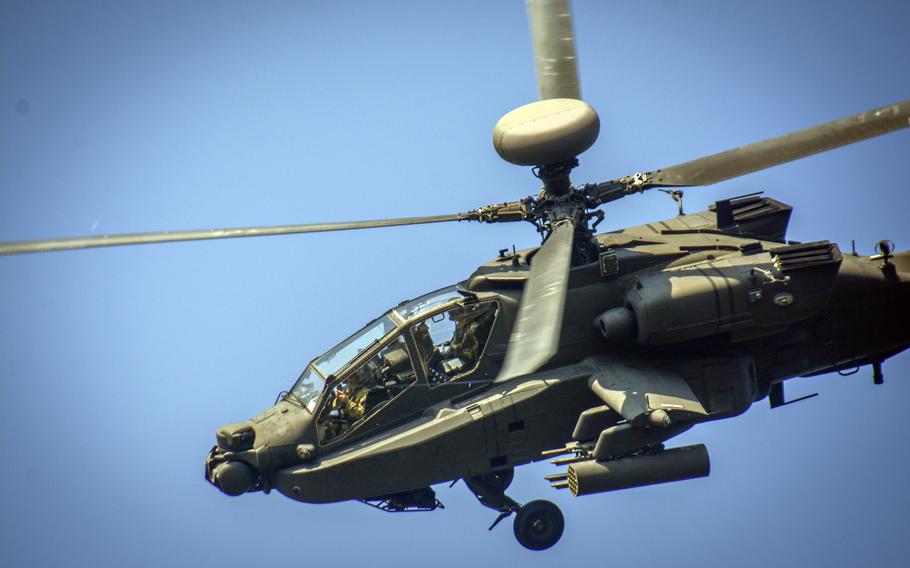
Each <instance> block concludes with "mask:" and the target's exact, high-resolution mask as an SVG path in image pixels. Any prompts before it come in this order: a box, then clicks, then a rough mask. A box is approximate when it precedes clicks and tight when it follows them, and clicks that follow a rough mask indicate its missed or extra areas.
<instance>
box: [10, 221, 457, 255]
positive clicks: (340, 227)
mask: <svg viewBox="0 0 910 568" xmlns="http://www.w3.org/2000/svg"><path fill="white" fill-rule="evenodd" d="M470 218H472V217H471V214H469V213H456V214H454V215H436V216H433V217H404V218H401V219H382V220H377V221H345V222H341V223H317V224H312V225H280V226H273V227H247V228H237V229H207V230H203V231H163V232H157V233H129V234H122V235H103V236H98V237H71V238H65V239H48V240H39V241H18V242H8V243H0V255H6V254H25V253H30V252H50V251H55V250H72V249H83V248H94V247H112V246H120V245H140V244H151V243H169V242H175V241H200V240H207V239H233V238H239V237H262V236H267V235H292V234H296V233H322V232H326V231H348V230H352V229H372V228H377V227H397V226H401V225H422V224H425V223H443V222H445V221H464V220H468V219H470Z"/></svg>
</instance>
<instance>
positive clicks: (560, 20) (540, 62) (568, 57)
mask: <svg viewBox="0 0 910 568" xmlns="http://www.w3.org/2000/svg"><path fill="white" fill-rule="evenodd" d="M527 9H528V19H529V20H530V21H531V36H532V41H533V42H534V60H535V64H536V66H537V88H538V90H539V92H540V98H541V99H580V98H581V89H580V88H579V86H578V69H577V67H576V59H575V38H574V36H573V35H572V12H571V11H570V10H569V2H568V0H527Z"/></svg>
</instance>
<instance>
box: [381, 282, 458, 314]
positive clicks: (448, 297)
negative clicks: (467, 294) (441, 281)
mask: <svg viewBox="0 0 910 568" xmlns="http://www.w3.org/2000/svg"><path fill="white" fill-rule="evenodd" d="M461 298H463V296H462V295H461V294H460V293H459V292H458V290H457V289H456V287H455V286H449V287H448V288H443V289H441V290H436V291H435V292H430V293H429V294H424V295H423V296H421V297H419V298H417V299H416V300H411V301H409V302H404V303H402V304H401V305H400V306H398V307H397V308H395V311H396V312H397V313H398V315H399V316H401V317H402V318H403V319H411V318H412V317H415V316H419V315H420V314H423V313H424V312H428V311H430V310H432V309H433V308H436V307H438V306H441V305H442V304H446V303H448V302H450V301H452V300H458V299H461Z"/></svg>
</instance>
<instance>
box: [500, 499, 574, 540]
mask: <svg viewBox="0 0 910 568" xmlns="http://www.w3.org/2000/svg"><path fill="white" fill-rule="evenodd" d="M565 527H566V521H565V518H564V517H563V516H562V511H560V510H559V507H557V506H556V505H554V504H553V503H551V502H549V501H544V500H543V499H540V500H537V501H531V502H530V503H527V504H525V505H524V506H522V507H521V509H519V510H518V514H517V515H515V522H514V524H513V525H512V528H513V529H514V531H515V538H516V539H518V543H519V544H521V545H522V546H523V547H525V548H527V549H530V550H546V549H547V548H550V547H551V546H553V545H554V544H556V543H557V542H559V539H560V537H562V531H563V529H565Z"/></svg>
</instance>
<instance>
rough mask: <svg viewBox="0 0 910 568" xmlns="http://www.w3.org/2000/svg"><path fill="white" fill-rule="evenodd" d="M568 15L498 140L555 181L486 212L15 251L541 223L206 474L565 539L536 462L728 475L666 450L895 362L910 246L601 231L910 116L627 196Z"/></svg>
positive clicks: (363, 338)
mask: <svg viewBox="0 0 910 568" xmlns="http://www.w3.org/2000/svg"><path fill="white" fill-rule="evenodd" d="M567 14H568V12H567V8H566V5H565V2H538V3H532V5H531V21H532V24H533V31H534V43H535V51H536V57H537V61H538V77H539V82H540V90H541V99H542V100H541V101H539V102H537V103H532V104H531V105H527V106H524V107H521V108H519V109H517V110H515V111H513V112H511V113H509V114H507V115H506V116H505V117H504V118H503V119H502V120H501V121H500V123H499V124H498V125H497V127H496V129H495V131H494V144H495V146H496V149H497V151H498V152H499V154H500V155H501V156H502V157H503V158H505V159H506V160H508V161H510V162H512V163H516V164H519V165H525V166H534V167H535V170H534V171H535V174H536V175H537V176H538V177H539V178H540V179H541V181H542V182H543V189H542V190H541V192H540V194H539V195H538V196H535V197H529V198H527V199H524V200H520V201H515V202H510V203H504V204H499V205H490V206H487V207H481V208H479V209H476V210H474V211H470V212H467V213H460V214H455V215H445V216H436V217H423V218H410V219H393V220H386V221H366V222H353V223H336V224H325V225H300V226H286V227H268V228H254V229H231V230H214V231H198V232H184V233H173V232H172V233H167V234H162V233H150V234H140V235H123V236H112V237H101V238H94V237H89V238H82V239H64V240H54V241H32V242H26V243H7V244H4V245H0V252H2V253H6V254H14V253H24V252H39V251H46V250H59V249H69V248H82V247H94V246H111V245H121V244H133V243H152V242H166V241H177V240H192V239H209V238H226V237H239V236H256V235H267V234H287V233H303V232H317V231H330V230H344V229H355V228H370V227H384V226H395V225H409V224H419V223H433V222H443V221H479V222H511V221H528V222H530V223H532V224H533V225H534V226H535V227H536V229H537V230H538V231H540V232H541V233H542V234H543V235H544V238H545V240H544V243H543V245H542V246H541V247H540V248H536V249H532V250H525V251H509V250H503V251H502V252H501V253H500V255H499V256H498V257H497V258H495V259H493V260H491V261H490V262H488V263H486V264H484V265H482V266H481V267H479V268H478V269H477V270H476V271H475V272H474V274H472V275H471V276H469V277H468V278H467V279H466V280H464V281H463V282H461V283H459V284H458V285H456V286H452V287H449V288H445V289H442V290H439V291H436V292H432V293H430V294H427V295H425V296H422V297H420V298H417V299H415V300H412V301H409V302H404V303H402V304H400V305H399V306H397V307H395V308H393V309H391V310H389V311H388V312H387V313H386V314H384V315H382V316H381V317H379V318H377V319H376V320H374V321H373V322H371V323H369V324H368V325H367V326H366V327H364V328H363V329H362V330H361V331H359V332H357V333H356V334H354V335H353V336H351V337H350V338H348V339H347V340H345V341H343V342H342V343H341V344H339V345H338V346H337V347H335V348H333V349H331V350H329V351H328V352H327V353H326V354H325V355H322V356H320V357H318V358H316V359H314V360H313V362H312V363H311V364H310V365H309V366H308V367H307V369H306V370H305V371H304V372H303V374H302V375H301V377H300V379H299V380H298V381H297V382H296V384H295V385H294V386H293V387H292V389H291V390H290V391H289V392H288V393H287V394H286V395H285V396H284V397H283V398H282V400H280V401H279V402H278V403H277V404H276V405H274V406H273V407H272V408H270V409H268V410H267V411H266V412H264V413H263V414H261V415H259V416H257V417H256V418H254V419H252V420H251V421H249V422H243V423H238V424H231V425H228V426H225V427H222V428H221V429H219V431H218V434H217V441H218V443H217V445H216V446H215V448H213V450H212V451H211V453H210V454H209V456H208V457H207V459H206V477H207V478H208V479H209V481H211V482H212V483H213V484H215V485H216V486H217V487H219V488H220V489H221V490H222V491H224V492H225V493H227V494H230V495H239V494H242V493H245V492H248V491H259V490H262V491H266V492H268V491H271V490H272V489H276V490H278V491H280V492H281V493H283V494H285V495H287V496H289V497H291V498H293V499H296V500H299V501H305V502H331V501H342V500H361V501H364V502H367V503H370V504H373V505H375V506H377V507H380V508H382V509H385V510H388V511H405V510H421V509H422V510H429V509H434V508H436V507H437V506H438V505H439V504H438V502H437V500H436V497H435V494H434V493H433V490H432V489H431V486H432V485H433V484H436V483H440V482H444V481H450V480H456V479H464V480H465V482H466V484H467V486H468V487H469V488H470V489H471V491H472V492H473V493H474V494H475V495H477V497H478V498H479V500H480V501H481V503H482V504H484V505H486V506H488V507H490V508H492V509H495V510H496V511H497V512H499V514H500V516H499V517H498V518H497V522H498V521H499V520H501V519H503V518H505V517H506V516H508V515H510V514H513V513H517V514H516V516H515V523H514V528H515V534H516V537H517V538H518V540H519V541H520V542H521V543H522V544H523V545H525V546H527V547H529V548H532V549H542V548H547V547H549V546H552V545H553V544H554V543H555V542H556V541H557V540H558V539H559V537H560V535H561V533H562V529H563V519H562V515H561V513H560V512H559V511H558V509H556V508H555V506H554V505H552V504H550V503H548V502H546V501H533V502H531V503H527V504H525V505H524V506H521V505H519V504H518V503H516V502H515V501H514V500H512V499H511V498H509V497H508V496H507V495H506V493H505V491H506V490H507V488H508V485H509V482H510V481H511V478H512V473H513V468H514V467H515V466H517V465H521V464H525V463H528V462H531V461H537V460H541V459H546V458H555V461H556V463H557V464H559V465H561V466H564V467H565V468H566V469H565V470H564V471H563V472H561V473H558V474H556V475H554V476H551V481H552V484H553V485H554V486H555V487H557V488H568V489H569V490H570V491H571V492H572V493H574V494H576V495H586V494H591V493H597V492H601V491H609V490H616V489H623V488H628V487H635V486H639V485H645V484H652V483H662V482H669V481H676V480H683V479H688V478H693V477H700V476H705V475H707V474H708V471H709V462H708V456H707V452H706V450H705V448H704V447H703V446H688V447H683V448H674V449H666V448H665V447H664V443H665V442H667V441H668V440H669V439H671V438H672V437H674V436H676V435H677V434H680V433H682V432H683V431H686V430H688V429H690V428H691V427H692V426H694V425H696V424H698V423H701V422H706V421H711V420H717V419H721V418H728V417H732V416H735V415H738V414H740V413H742V412H744V411H745V410H746V409H748V408H749V406H750V405H751V403H752V402H754V401H756V400H760V399H762V398H765V397H769V399H770V401H771V404H772V405H774V406H777V405H781V404H786V403H787V400H786V398H785V396H784V389H783V384H784V383H783V381H785V380H786V379H788V378H792V377H797V376H805V375H811V374H820V373H826V372H830V371H835V370H841V369H845V368H853V367H855V366H857V365H866V364H869V365H872V366H873V368H874V376H875V378H876V382H881V362H882V361H883V360H884V359H886V358H887V357H890V356H892V355H894V354H895V353H897V352H899V351H901V350H903V349H905V348H906V347H907V346H908V345H910V326H907V325H906V322H907V321H908V316H910V253H907V252H903V253H894V251H892V250H891V249H892V247H891V246H890V245H888V244H887V243H883V244H881V245H880V251H879V252H880V254H878V255H876V256H874V257H860V256H857V255H855V254H844V253H842V252H841V251H840V250H839V249H838V248H837V246H835V245H834V244H831V243H828V242H825V241H820V242H813V243H804V244H799V243H790V242H788V241H786V240H785V235H786V229H787V223H788V220H789V216H790V212H791V209H790V207H788V206H787V205H785V204H783V203H781V202H778V201H776V200H774V199H770V198H766V197H762V196H760V195H750V196H744V197H740V198H735V199H729V200H722V201H719V202H717V203H716V204H715V206H714V207H713V208H712V209H711V210H708V211H703V212H699V213H695V214H690V215H683V214H682V209H681V208H680V215H679V216H677V217H676V218H674V219H670V220H666V221H662V222H658V223H652V224H649V225H645V226H641V227H633V228H629V229H624V230H622V231H618V232H614V233H607V234H600V235H597V234H595V233H594V230H595V228H596V226H597V224H598V222H599V221H600V220H601V219H602V218H603V213H602V212H601V211H600V210H599V207H600V206H601V205H605V204H606V203H609V202H611V201H614V200H617V199H620V198H622V197H625V196H627V195H631V194H634V193H638V192H642V191H645V190H648V189H651V188H665V189H667V190H668V191H670V192H671V195H673V196H674V197H675V198H676V199H678V200H680V199H681V194H680V193H678V192H679V190H678V189H674V188H680V187H689V186H701V185H709V184H712V183H715V182H718V181H722V180H725V179H730V178H733V177H736V176H739V175H744V174H747V173H750V172H753V171H757V170H760V169H763V168H767V167H771V166H774V165H777V164H781V163H784V162H787V161H791V160H795V159H798V158H801V157H804V156H807V155H810V154H813V153H817V152H821V151H824V150H828V149H832V148H835V147H838V146H842V145H845V144H849V143H852V142H855V141H859V140H862V139H865V138H869V137H872V136H877V135H880V134H884V133H887V132H890V131H893V130H897V129H899V128H903V127H906V126H908V117H910V102H907V101H905V102H902V103H899V104H896V105H891V106H887V107H883V108H880V109H877V110H873V111H870V112H866V113H862V114H859V115H856V116H853V117H849V118H845V119H841V120H837V121H834V122H831V123H827V124H823V125H820V126H817V127H814V128H809V129H806V130H802V131H799V132H795V133H792V134H788V135H785V136H782V137H779V138H775V139H771V140H767V141H764V142H759V143H756V144H752V145H749V146H745V147H742V148H738V149H735V150H731V151H729V152H723V153H720V154H716V155H712V156H708V157H705V158H701V159H698V160H693V161H691V162H686V163H683V164H679V165H676V166H672V167H669V168H664V169H662V170H656V171H653V172H648V173H645V174H636V175H633V176H627V177H623V178H619V179H616V180H612V181H609V182H605V183H597V184H589V185H583V186H577V187H576V186H574V185H572V183H571V181H570V178H569V175H570V172H571V170H572V168H573V167H574V166H575V165H576V163H577V161H576V158H577V156H578V155H580V154H581V153H582V152H584V151H585V150H586V149H587V148H588V147H590V146H591V145H592V144H593V142H594V141H595V139H596V137H597V134H598V131H599V120H598V117H597V115H596V113H595V112H594V110H593V109H592V108H591V107H590V106H588V105H587V104H585V103H583V102H581V101H580V100H579V99H580V94H579V90H578V79H577V73H576V70H575V67H574V48H573V47H572V44H571V41H566V39H567V38H568V39H571V26H570V22H569V20H568V18H567V16H566V15H567Z"/></svg>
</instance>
